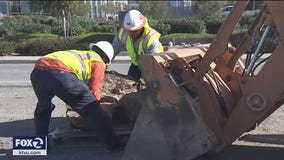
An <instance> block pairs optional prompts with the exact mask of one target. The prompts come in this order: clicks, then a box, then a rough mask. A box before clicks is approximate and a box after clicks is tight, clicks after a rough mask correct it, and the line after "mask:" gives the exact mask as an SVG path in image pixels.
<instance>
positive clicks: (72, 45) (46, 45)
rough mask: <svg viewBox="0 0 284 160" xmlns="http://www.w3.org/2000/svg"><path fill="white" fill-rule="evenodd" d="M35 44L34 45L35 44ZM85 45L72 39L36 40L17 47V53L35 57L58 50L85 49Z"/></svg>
mask: <svg viewBox="0 0 284 160" xmlns="http://www.w3.org/2000/svg"><path fill="white" fill-rule="evenodd" d="M35 42H36V43H35ZM87 47H88V46H87V45H86V44H82V43H77V42H76V41H75V40H74V39H61V38H45V39H43V38H36V39H32V40H29V41H26V42H23V43H22V44H21V46H19V47H18V49H17V51H18V52H19V53H20V54H21V55H23V54H25V55H26V54H28V55H37V56H43V55H46V54H48V53H52V52H55V51H60V50H69V49H82V50H84V49H87Z"/></svg>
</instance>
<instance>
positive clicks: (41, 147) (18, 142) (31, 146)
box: [13, 136, 47, 156]
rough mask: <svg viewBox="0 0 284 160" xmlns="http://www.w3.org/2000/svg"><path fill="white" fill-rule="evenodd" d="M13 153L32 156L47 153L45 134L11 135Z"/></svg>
mask: <svg viewBox="0 0 284 160" xmlns="http://www.w3.org/2000/svg"><path fill="white" fill-rule="evenodd" d="M13 155H20V156H32V155H36V156H39V155H47V137H46V136H39V137H35V136H25V137H23V136H16V137H13Z"/></svg>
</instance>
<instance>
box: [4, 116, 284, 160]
mask: <svg viewBox="0 0 284 160" xmlns="http://www.w3.org/2000/svg"><path fill="white" fill-rule="evenodd" d="M56 128H69V125H68V122H67V120H66V118H65V117H53V118H52V119H51V123H50V131H53V130H55V129H56ZM33 133H34V128H33V119H26V120H19V121H13V122H4V123H0V147H1V146H3V145H5V144H3V142H1V138H4V139H5V138H6V139H8V138H9V137H13V136H31V135H33ZM283 138H284V135H246V136H243V137H241V138H240V140H243V141H251V142H261V143H270V144H284V143H283V141H284V140H283ZM8 141H9V140H8ZM10 141H12V138H10ZM10 143H11V142H10ZM10 145H11V144H10ZM11 146H12V145H11ZM122 154H123V152H108V151H107V150H106V149H105V148H104V147H103V146H102V145H101V144H99V143H97V142H96V141H95V140H92V139H81V140H77V141H72V140H70V141H69V142H68V141H66V143H65V142H64V144H61V145H58V146H52V147H49V148H48V155H47V156H13V155H12V147H10V148H9V147H8V148H4V149H3V148H2V149H1V148H0V159H1V160H30V159H34V160H40V159H44V160H49V159H50V160H62V159H68V160H77V159H78V160H79V159H98V160H119V159H120V157H121V156H122ZM283 157H284V148H279V147H267V146H244V145H232V146H231V147H229V148H227V149H226V150H224V151H223V152H221V153H218V154H212V153H207V154H204V155H201V156H200V157H197V158H195V159H194V160H244V159H246V160H268V159H271V160H283Z"/></svg>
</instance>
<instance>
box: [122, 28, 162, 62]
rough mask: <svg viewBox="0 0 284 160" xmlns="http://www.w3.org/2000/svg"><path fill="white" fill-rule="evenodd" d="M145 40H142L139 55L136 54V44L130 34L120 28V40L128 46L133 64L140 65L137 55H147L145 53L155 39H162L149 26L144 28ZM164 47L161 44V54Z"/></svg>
mask: <svg viewBox="0 0 284 160" xmlns="http://www.w3.org/2000/svg"><path fill="white" fill-rule="evenodd" d="M142 36H143V38H141V40H140V42H139V47H138V53H135V50H134V46H133V45H134V44H133V40H132V38H131V37H130V36H129V33H128V32H127V31H125V30H124V29H123V28H120V30H119V31H118V38H119V40H120V41H121V42H122V43H123V44H125V45H126V49H127V51H128V53H129V56H130V59H131V62H132V63H133V64H134V65H138V62H137V58H136V55H145V51H146V50H147V49H149V48H150V46H151V44H152V43H153V41H154V39H155V38H158V39H159V38H160V36H161V34H160V33H159V32H157V31H156V30H154V29H152V28H150V27H149V26H148V25H147V26H146V27H144V32H143V35H142ZM163 51H164V48H163V45H162V44H161V43H160V46H159V52H163Z"/></svg>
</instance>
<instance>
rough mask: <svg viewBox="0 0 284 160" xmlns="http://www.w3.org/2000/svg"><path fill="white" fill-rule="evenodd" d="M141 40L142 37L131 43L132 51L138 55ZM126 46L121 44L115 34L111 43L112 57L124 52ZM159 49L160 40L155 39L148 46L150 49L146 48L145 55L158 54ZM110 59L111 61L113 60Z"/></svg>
mask: <svg viewBox="0 0 284 160" xmlns="http://www.w3.org/2000/svg"><path fill="white" fill-rule="evenodd" d="M141 39H142V36H141V37H140V38H138V39H137V40H134V41H133V43H134V44H133V46H134V50H135V53H138V48H139V42H140V40H141ZM125 45H126V44H123V43H122V42H121V41H120V40H119V38H118V34H116V36H115V37H114V38H113V41H112V46H113V49H114V57H113V59H114V58H115V56H116V55H118V54H119V53H120V52H121V51H123V50H126V46H125ZM159 47H160V40H159V39H158V38H155V39H154V40H153V43H152V44H151V45H150V48H148V49H147V50H146V51H145V53H146V54H148V55H151V54H153V53H159ZM113 59H112V60H113Z"/></svg>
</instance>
